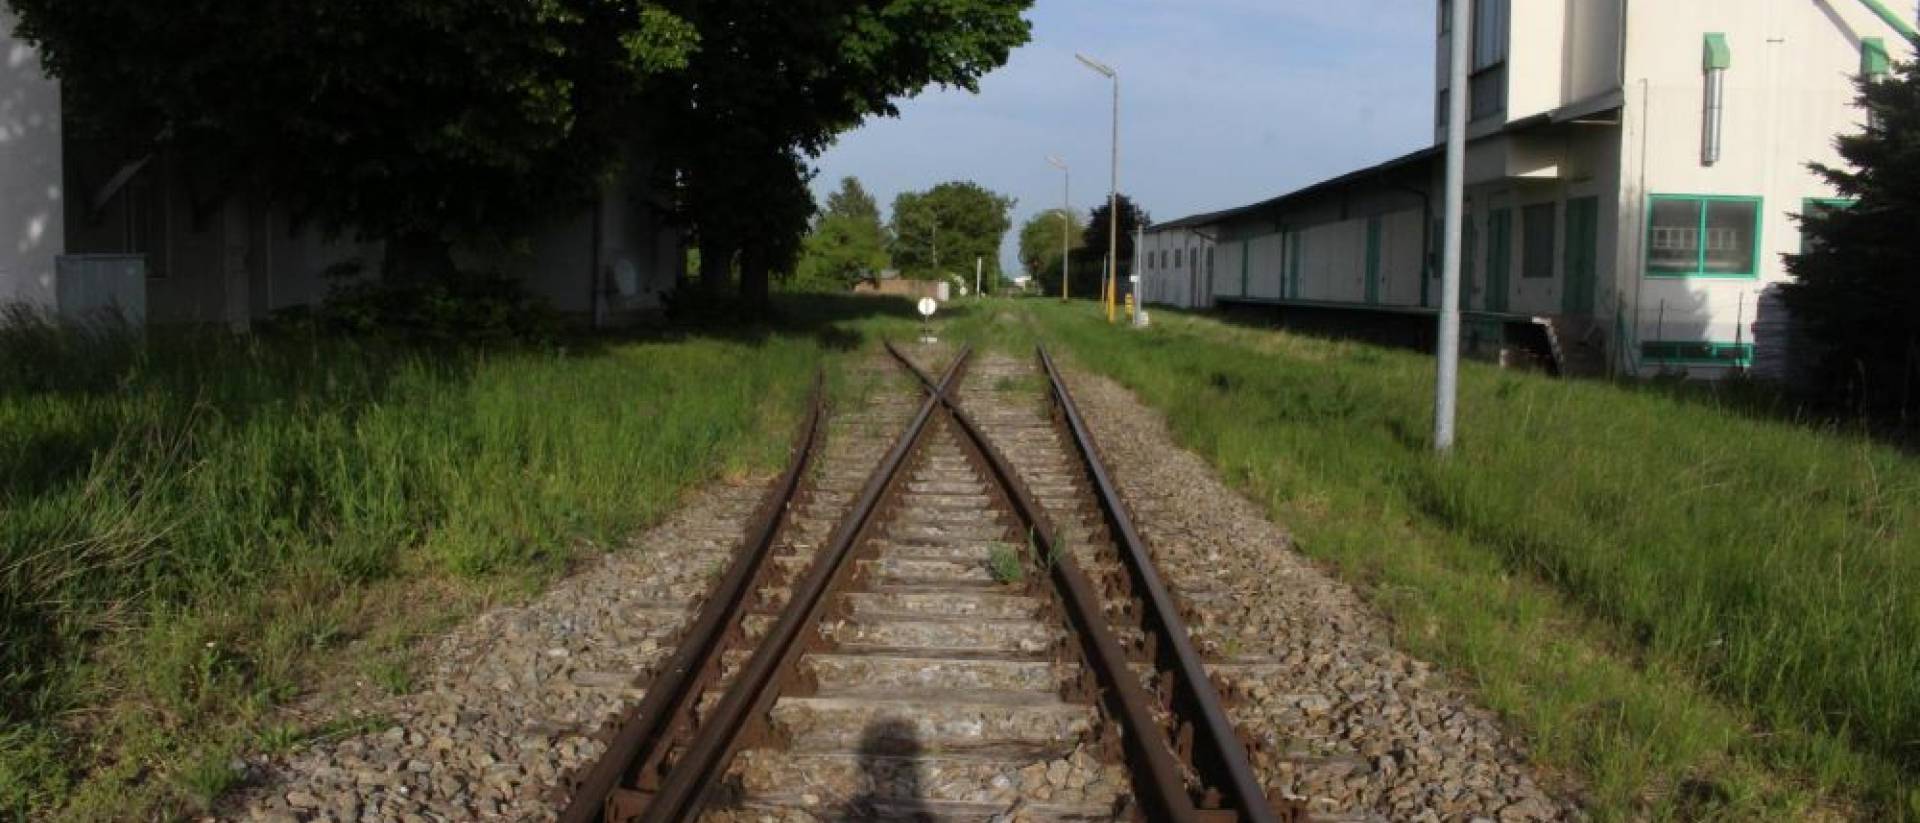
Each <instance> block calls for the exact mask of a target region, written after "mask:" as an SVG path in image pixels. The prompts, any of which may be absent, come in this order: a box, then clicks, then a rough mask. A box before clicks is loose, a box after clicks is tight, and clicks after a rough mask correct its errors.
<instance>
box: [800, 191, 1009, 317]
mask: <svg viewBox="0 0 1920 823" xmlns="http://www.w3.org/2000/svg"><path fill="white" fill-rule="evenodd" d="M1013 207H1014V200H1013V198H1011V197H1006V196H1003V195H1000V194H996V193H994V192H992V191H989V190H988V189H987V188H986V187H984V186H981V185H980V184H978V183H972V182H965V181H956V182H950V183H941V184H940V185H937V186H934V187H933V188H931V189H928V190H926V191H910V192H902V193H901V194H900V195H899V196H898V197H896V198H894V201H893V215H892V220H891V221H889V222H882V220H881V217H880V208H879V204H878V202H877V201H875V200H874V198H873V195H871V194H869V193H867V190H866V188H865V187H864V186H862V185H861V184H860V181H859V180H857V179H855V178H852V177H849V178H846V179H845V180H842V181H841V183H840V188H839V190H837V191H835V192H834V193H832V194H831V195H829V196H828V197H827V201H826V205H825V207H824V208H823V209H822V210H821V212H820V215H819V217H817V218H816V219H815V220H814V221H813V225H812V229H811V231H810V232H809V233H808V234H807V236H806V239H805V240H804V242H803V243H802V252H803V253H802V255H801V257H800V261H799V265H798V268H797V275H798V276H797V277H796V282H797V284H798V285H800V286H802V287H807V288H830V289H846V288H851V287H852V286H854V285H856V284H857V283H859V282H860V281H861V280H865V279H870V278H877V277H880V276H882V275H883V274H885V273H887V272H890V271H891V272H895V273H897V274H898V275H899V276H901V277H905V278H909V279H915V280H943V279H958V280H959V281H960V282H962V283H963V284H965V285H966V287H967V288H969V289H971V288H972V287H973V282H974V266H975V263H976V261H978V262H979V264H980V265H981V275H982V276H981V278H980V282H981V286H982V288H983V289H985V290H986V291H989V292H991V291H993V290H994V288H995V287H996V285H997V284H998V283H999V282H1000V281H1001V279H1002V277H1003V273H1002V271H1001V268H1000V243H1001V241H1002V240H1004V239H1005V238H1006V235H1007V231H1008V230H1010V229H1011V228H1012V227H1013V217H1012V213H1013Z"/></svg>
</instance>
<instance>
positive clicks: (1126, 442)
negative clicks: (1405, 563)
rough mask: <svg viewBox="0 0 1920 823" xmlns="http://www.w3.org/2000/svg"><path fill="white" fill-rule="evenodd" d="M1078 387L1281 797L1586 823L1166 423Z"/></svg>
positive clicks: (1379, 812) (1513, 745)
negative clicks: (1176, 440)
mask: <svg viewBox="0 0 1920 823" xmlns="http://www.w3.org/2000/svg"><path fill="white" fill-rule="evenodd" d="M1068 379H1069V383H1070V387H1071V389H1072V391H1073V392H1074V397H1075V400H1076V401H1078V403H1079V405H1080V408H1081V412H1082V414H1083V415H1084V416H1085V417H1086V418H1087V421H1088V424H1089V425H1090V426H1091V427H1092V429H1093V431H1094V436H1095V438H1096V440H1097V441H1098V442H1099V443H1100V444H1101V454H1102V457H1103V458H1104V459H1105V460H1106V462H1107V464H1108V467H1109V469H1110V470H1111V471H1112V472H1113V473H1114V475H1115V482H1116V483H1117V484H1118V485H1119V487H1120V491H1121V494H1122V496H1123V497H1124V498H1125V500H1126V502H1127V504H1128V506H1129V507H1131V509H1132V511H1133V512H1134V519H1135V521H1136V523H1137V524H1138V525H1139V526H1140V528H1141V531H1142V533H1143V537H1144V539H1145V540H1146V541H1147V542H1148V544H1149V546H1150V548H1151V550H1152V552H1153V554H1154V557H1155V560H1156V561H1157V564H1158V565H1159V567H1160V569H1161V572H1162V574H1163V575H1165V578H1166V580H1167V583H1168V585H1169V586H1170V587H1172V588H1173V589H1174V590H1175V593H1176V594H1177V595H1179V597H1180V599H1181V600H1182V601H1183V603H1184V604H1185V605H1186V607H1187V610H1188V612H1189V616H1188V619H1189V621H1190V628H1191V629H1192V630H1193V632H1194V634H1195V635H1196V642H1197V643H1198V644H1199V645H1200V646H1201V651H1202V653H1203V654H1206V655H1208V656H1209V658H1211V659H1221V660H1231V661H1232V662H1230V663H1224V664H1222V665H1219V666H1213V667H1210V668H1212V670H1213V673H1214V675H1215V679H1216V681H1219V682H1221V683H1223V684H1224V685H1225V686H1226V687H1227V690H1228V691H1229V692H1230V694H1231V697H1230V698H1229V699H1230V701H1232V702H1233V703H1234V705H1233V709H1232V713H1233V715H1234V717H1235V720H1236V721H1237V723H1238V724H1239V725H1240V727H1241V732H1242V734H1243V735H1244V736H1246V737H1247V738H1249V739H1250V740H1251V741H1253V742H1254V743H1255V745H1256V747H1257V748H1258V749H1259V750H1260V751H1259V752H1258V753H1257V756H1256V762H1255V767H1256V769H1258V770H1260V771H1261V773H1262V777H1263V779H1264V780H1265V781H1266V783H1267V786H1268V790H1269V792H1270V793H1275V794H1285V795H1287V796H1291V797H1297V798H1305V799H1307V800H1308V801H1309V802H1310V803H1311V804H1312V808H1313V810H1314V811H1315V813H1316V815H1317V816H1319V817H1320V819H1325V820H1395V821H1400V820H1474V819H1490V820H1501V821H1509V820H1560V819H1579V818H1581V817H1582V815H1581V813H1580V811H1579V810H1578V808H1577V806H1575V805H1573V803H1571V802H1570V801H1569V800H1568V799H1567V798H1566V797H1564V796H1562V794H1564V793H1556V792H1553V791H1549V790H1548V789H1546V788H1544V786H1543V784H1549V780H1548V779H1547V778H1545V777H1543V776H1542V775H1541V774H1539V773H1538V772H1537V771H1536V769H1535V768H1534V767H1532V766H1531V765H1529V764H1528V762H1527V757H1526V750H1525V747H1524V745H1523V744H1522V742H1521V741H1520V740H1518V739H1516V738H1514V737H1513V736H1511V735H1509V734H1507V733H1506V732H1505V730H1503V729H1502V727H1501V725H1500V723H1499V722H1498V720H1497V718H1496V717H1495V716H1494V715H1493V714H1492V713H1490V712H1488V711H1485V710H1483V709H1480V708H1478V707H1476V706H1475V705H1474V704H1473V702H1472V701H1471V699H1470V698H1468V697H1467V696H1466V695H1463V694H1461V693H1460V692H1459V691H1458V690H1456V689H1454V688H1452V687H1450V686H1449V684H1448V683H1447V682H1446V678H1445V676H1444V675H1443V674H1441V673H1439V672H1437V671H1435V670H1434V669H1433V667H1431V666H1430V665H1428V664H1426V663H1423V662H1421V661H1418V660H1415V659H1413V658H1411V657H1409V656H1407V655H1405V654H1402V653H1400V652H1398V651H1396V650H1394V649H1393V648H1392V647H1391V645H1390V644H1389V640H1388V638H1389V636H1390V635H1389V633H1388V630H1387V626H1386V624H1385V623H1384V621H1382V620H1381V618H1379V617H1378V616H1377V615H1376V614H1375V613H1374V611H1373V610H1372V609H1371V608H1370V607H1368V606H1367V605H1366V604H1365V603H1364V602H1363V601H1362V600H1361V599H1360V597H1359V596H1358V595H1356V594H1355V592H1354V591H1353V590H1352V589H1350V588H1349V587H1347V586H1346V585H1345V584H1343V583H1341V582H1339V581H1337V580H1335V579H1333V578H1332V577H1330V576H1329V575H1327V574H1326V573H1325V572H1322V571H1321V570H1319V569H1317V568H1315V567H1314V565H1313V564H1312V563H1311V562H1310V561H1308V560H1307V559H1306V558H1304V557H1303V556H1301V555H1300V554H1299V553H1297V552H1296V551H1295V550H1294V549H1293V547H1292V542H1291V539H1290V538H1289V536H1288V535H1287V533H1286V532H1285V531H1284V530H1282V529H1281V528H1280V527H1278V526H1276V525H1274V524H1273V523H1271V522H1269V521H1268V520H1267V519H1266V518H1265V517H1264V516H1263V514H1262V512H1261V510H1260V509H1259V508H1258V507H1256V506H1255V505H1254V504H1252V503H1251V502H1249V501H1248V500H1246V499H1245V498H1243V497H1242V496H1240V495H1239V494H1238V493H1236V492H1234V491H1232V490H1230V489H1228V488H1227V487H1226V486H1225V485H1224V484H1223V483H1221V481H1220V480H1219V478H1218V477H1217V476H1216V475H1215V473H1214V472H1213V470H1212V468H1211V467H1209V466H1208V465H1207V464H1206V463H1205V462H1204V461H1202V460H1201V459H1200V458H1199V457H1198V456H1196V455H1194V454H1192V453H1190V452H1187V451H1186V450H1184V449H1182V448H1180V447H1179V446H1177V445H1175V443H1174V442H1173V439H1172V437H1171V436H1170V434H1169V432H1168V431H1167V428H1166V424H1165V421H1164V419H1163V418H1162V417H1161V416H1160V414H1159V413H1158V412H1155V411H1153V410H1151V409H1149V408H1147V407H1145V406H1143V405H1142V404H1141V403H1140V402H1139V401H1138V400H1136V399H1135V398H1134V397H1133V395H1132V394H1131V393H1129V392H1127V391H1126V390H1125V389H1123V388H1121V387H1120V386H1118V385H1117V384H1115V383H1113V382H1112V381H1109V380H1107V379H1105V378H1102V377H1098V376H1092V375H1088V374H1085V373H1083V372H1080V371H1078V370H1070V373H1069V377H1068ZM1552 785H1556V786H1557V785H1558V783H1557V782H1555V783H1552Z"/></svg>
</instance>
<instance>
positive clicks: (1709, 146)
mask: <svg viewBox="0 0 1920 823" xmlns="http://www.w3.org/2000/svg"><path fill="white" fill-rule="evenodd" d="M1732 63H1733V60H1732V55H1731V53H1730V52H1729V50H1728V49H1727V36H1726V35H1724V34H1717V33H1716V34H1709V35H1707V42H1706V71H1707V105H1706V116H1705V117H1703V118H1702V120H1701V122H1702V128H1701V132H1702V133H1701V136H1700V142H1701V145H1700V164H1701V165H1703V166H1711V165H1713V164H1715V163H1718V162H1720V135H1721V134H1722V132H1723V121H1724V119H1725V116H1726V100H1727V69H1728V68H1729V67H1730V66H1731V65H1732Z"/></svg>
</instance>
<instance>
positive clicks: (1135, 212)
mask: <svg viewBox="0 0 1920 823" xmlns="http://www.w3.org/2000/svg"><path fill="white" fill-rule="evenodd" d="M1119 201H1120V265H1121V267H1122V268H1126V267H1128V266H1131V265H1132V261H1133V238H1134V234H1135V232H1137V231H1138V230H1139V229H1140V228H1141V227H1143V226H1148V225H1152V223H1153V218H1152V217H1149V216H1148V215H1147V213H1146V212H1145V211H1144V210H1142V209H1141V208H1140V206H1139V205H1138V204H1136V203H1134V202H1133V199H1132V198H1129V197H1127V196H1126V195H1125V194H1122V195H1120V197H1119ZM1112 221H1113V209H1112V208H1111V204H1110V203H1109V202H1108V201H1106V200H1101V201H1100V205H1098V206H1095V207H1094V209H1093V211H1091V212H1088V213H1087V228H1086V232H1085V238H1086V244H1087V250H1088V253H1090V254H1092V255H1093V256H1094V258H1095V259H1097V260H1105V259H1106V257H1107V251H1108V248H1109V246H1108V243H1107V232H1108V231H1110V230H1111V229H1112V226H1113V222H1112Z"/></svg>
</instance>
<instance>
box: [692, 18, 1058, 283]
mask: <svg viewBox="0 0 1920 823" xmlns="http://www.w3.org/2000/svg"><path fill="white" fill-rule="evenodd" d="M662 2H664V3H665V4H666V5H667V7H668V8H669V9H671V10H673V11H675V12H676V13H677V14H679V15H681V16H682V17H684V18H685V19H687V20H689V21H691V22H692V24H693V26H694V28H695V30H696V31H697V32H698V33H699V36H700V43H701V48H700V50H699V51H698V52H697V53H696V54H695V55H694V56H693V58H692V60H691V63H690V65H689V70H688V71H687V72H686V73H685V75H684V76H683V77H681V78H680V79H679V80H678V83H677V84H674V85H670V86H668V87H666V88H663V89H662V90H661V96H660V99H662V101H663V106H662V111H663V114H664V118H663V119H664V121H665V122H666V124H667V125H668V128H669V131H670V133H671V138H670V139H669V140H668V141H667V143H666V145H667V146H669V147H670V148H671V149H672V150H673V151H674V152H675V154H676V157H675V160H676V162H677V164H678V165H679V167H680V168H682V169H684V170H685V174H684V177H683V181H684V183H685V186H684V189H683V192H682V203H683V204H684V205H685V206H686V212H687V218H688V220H689V222H690V223H691V224H692V226H693V228H694V231H695V233H696V235H697V237H698V239H699V242H700V244H701V247H702V250H703V255H702V261H703V265H704V266H705V267H706V269H707V271H705V272H703V280H706V281H707V282H708V283H710V284H712V285H711V286H710V287H709V288H710V289H713V290H716V291H717V290H718V289H719V288H720V286H721V285H723V283H724V278H725V275H726V273H727V272H728V271H729V270H730V269H729V264H728V262H727V261H730V260H734V259H736V257H735V255H736V253H738V257H737V259H738V260H739V261H741V269H740V270H741V273H742V277H741V295H742V298H743V301H744V302H745V303H746V304H747V305H748V306H749V307H756V306H764V304H765V301H766V298H767V294H766V289H765V281H766V279H765V278H760V277H753V276H749V273H748V272H747V270H746V268H745V262H746V260H747V259H748V256H749V255H748V253H749V252H751V251H753V247H754V246H757V245H761V244H769V243H776V244H778V243H794V242H797V241H798V240H799V238H800V237H801V235H802V234H804V233H805V232H806V230H807V224H806V222H805V220H804V219H802V220H800V221H797V222H796V221H793V220H791V219H786V220H783V221H781V223H780V225H781V227H782V228H781V229H780V231H779V232H777V233H770V232H768V231H760V230H755V231H748V230H745V229H743V227H742V226H741V223H742V219H743V216H745V215H746V214H747V213H751V212H754V211H756V210H758V209H761V208H762V204H761V201H762V199H763V198H764V197H766V196H767V195H768V192H769V191H770V190H772V191H777V192H780V195H779V196H780V197H781V198H782V201H783V202H785V198H787V197H788V196H790V195H791V193H792V192H793V191H794V187H795V183H796V181H797V180H802V179H803V178H804V173H803V172H802V173H782V174H780V175H779V177H778V179H773V178H769V177H768V176H767V171H766V168H767V166H766V165H765V164H761V163H758V162H754V161H751V160H747V159H748V158H756V157H759V158H765V157H775V156H780V155H783V154H789V153H792V154H797V155H799V156H801V157H813V156H817V155H818V153H819V152H821V151H822V150H824V149H825V148H826V147H827V146H828V145H830V144H831V143H832V141H833V139H834V138H835V136H837V135H838V134H840V133H841V132H843V131H845V130H847V129H850V128H852V127H854V126H856V125H858V124H859V123H860V122H862V121H863V120H864V119H866V118H868V117H872V116H876V115H879V116H891V115H893V114H896V113H897V109H896V107H895V106H896V102H895V101H896V100H897V99H898V98H900V97H903V96H910V95H913V94H917V93H919V92H920V91H921V90H923V89H925V88H927V87H928V86H931V85H943V86H952V87H957V88H962V89H967V90H975V89H977V84H978V81H979V78H980V77H981V76H983V75H984V74H986V73H987V72H988V71H991V70H993V69H994V68H997V67H999V66H1000V65H1002V64H1004V63H1005V62H1006V59H1007V57H1008V55H1009V54H1010V52H1011V50H1012V49H1013V48H1014V47H1016V46H1018V45H1020V44H1022V43H1025V42H1026V40H1027V37H1028V34H1029V28H1028V24H1027V22H1026V20H1024V19H1023V18H1022V16H1021V14H1022V12H1024V11H1025V10H1026V9H1027V8H1028V7H1029V6H1030V5H1031V4H1032V0H785V1H784V2H779V3H767V2H764V0H662ZM743 160H746V162H743ZM790 216H791V215H788V217H789V218H790ZM762 228H765V227H764V226H763V227H762ZM758 256H759V257H761V258H772V257H778V255H765V254H761V255H758Z"/></svg>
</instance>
